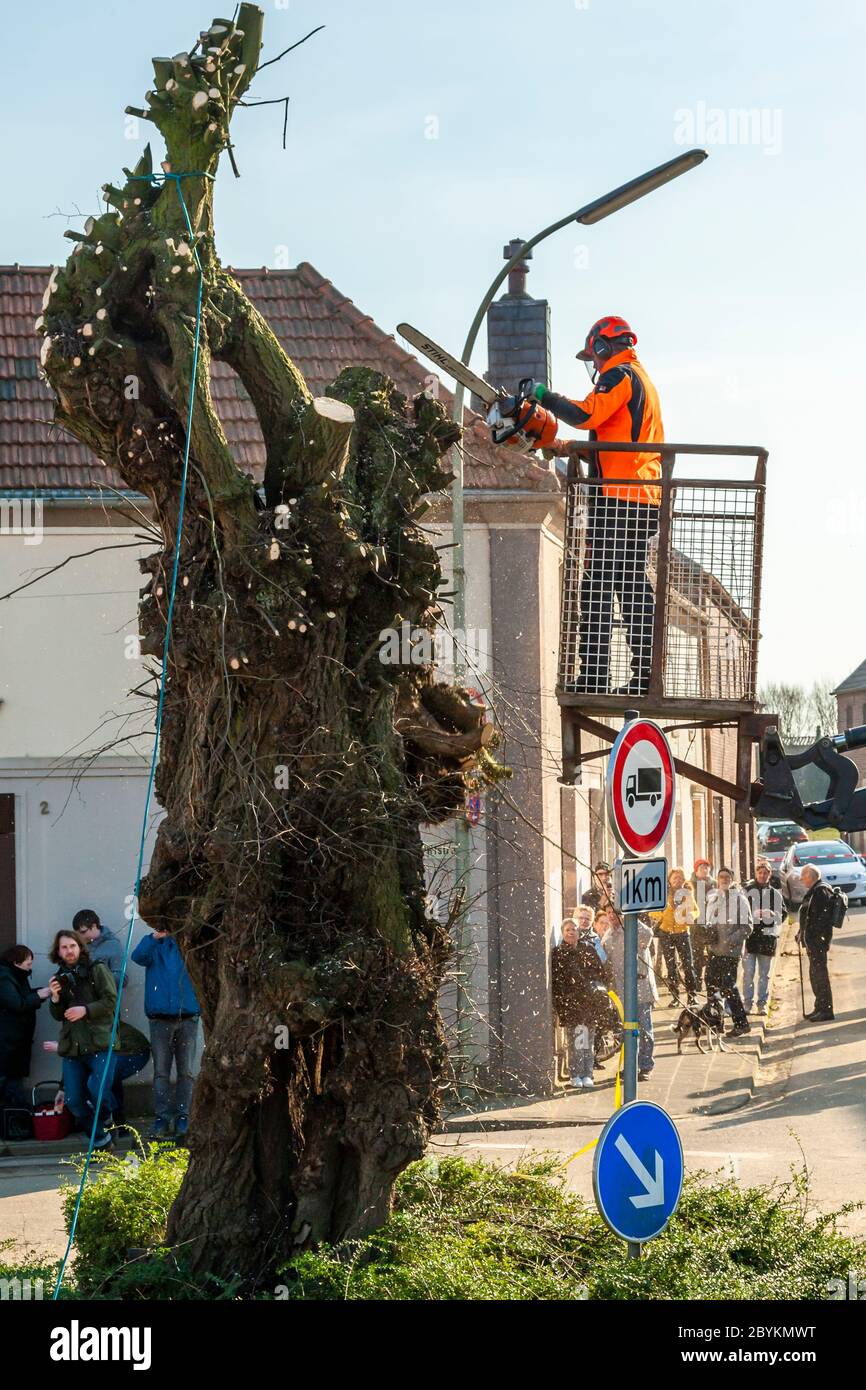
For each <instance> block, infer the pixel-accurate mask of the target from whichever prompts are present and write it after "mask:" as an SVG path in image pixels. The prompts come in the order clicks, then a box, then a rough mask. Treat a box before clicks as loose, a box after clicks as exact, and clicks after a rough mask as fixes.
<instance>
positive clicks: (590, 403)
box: [541, 348, 665, 507]
mask: <svg viewBox="0 0 866 1390" xmlns="http://www.w3.org/2000/svg"><path fill="white" fill-rule="evenodd" d="M541 404H542V405H543V406H544V408H545V410H549V411H551V413H552V414H554V415H555V416H556V417H557V419H559V420H564V421H565V423H566V424H567V425H574V426H576V428H577V429H582V430H589V432H590V439H601V440H604V439H609V440H611V441H616V442H617V443H620V442H621V443H626V442H627V441H629V440H633V441H634V442H635V443H636V444H637V443H640V444H643V443H648V444H663V443H664V437H665V432H664V426H663V424H662V412H661V406H660V404H659V398H658V393H657V391H656V389H655V387H654V386H653V384H652V382H651V381H650V379H649V376H648V375H647V371H646V368H645V367H644V366H643V365H642V364H641V363H640V362H639V361H638V360H637V353H636V352H635V351H634V348H626V350H625V351H624V352H618V353H617V354H616V356H615V357H612V358H611V359H610V361H609V362H608V363H607V365H606V366H605V369H604V371H603V372H602V374H601V375H600V377H599V379H598V381H597V382H596V386H595V390H594V391H591V392H590V394H589V395H588V396H587V397H586V399H585V400H582V401H571V400H568V399H567V397H565V396H558V395H557V394H556V392H555V391H545V393H544V395H543V396H542V397H541ZM596 457H597V459H598V466H597V468H596V467H591V468H590V477H593V476H595V477H598V476H599V473H600V475H601V477H602V478H636V479H639V480H641V482H642V484H643V485H642V486H640V487H629V486H625V485H623V484H617V483H611V484H609V485H608V484H604V485H603V487H602V492H604V493H605V495H606V496H608V497H621V498H624V499H625V501H627V502H643V503H646V504H649V505H650V506H653V507H657V506H658V505H659V503H660V502H661V489H660V488H658V487H653V486H652V485H651V484H652V480H653V479H657V478H660V477H661V474H662V463H661V455H660V454H657V453H653V452H651V451H648V452H643V451H641V452H640V453H634V454H631V453H626V452H623V453H616V454H604V453H600V454H598V455H597V456H596Z"/></svg>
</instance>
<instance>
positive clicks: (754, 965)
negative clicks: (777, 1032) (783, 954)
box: [743, 859, 785, 1014]
mask: <svg viewBox="0 0 866 1390" xmlns="http://www.w3.org/2000/svg"><path fill="white" fill-rule="evenodd" d="M772 873H773V871H772V868H771V866H770V863H769V861H768V860H766V859H759V860H758V862H757V864H756V865H755V877H754V878H753V879H752V881H751V883H747V884H746V896H747V897H748V899H749V902H750V903H751V907H752V930H751V932H750V933H749V935H748V936H747V937H746V950H745V954H744V956H743V1008H744V1009H745V1010H746V1013H747V1014H750V1013H751V1012H752V1000H753V998H754V993H755V975H756V974H757V977H758V1013H759V1014H765V1013H766V1012H767V1002H768V1000H769V996H770V969H771V967H772V964H773V957H774V956H775V954H776V951H777V950H778V947H779V935H780V933H781V930H782V923H783V922H784V920H785V900H784V898H783V897H782V894H781V893H780V892H779V890H778V888H776V887H775V886H774V884H773V882H772Z"/></svg>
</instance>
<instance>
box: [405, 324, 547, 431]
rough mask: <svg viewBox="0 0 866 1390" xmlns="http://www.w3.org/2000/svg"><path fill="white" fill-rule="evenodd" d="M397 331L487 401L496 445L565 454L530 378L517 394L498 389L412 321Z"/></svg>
mask: <svg viewBox="0 0 866 1390" xmlns="http://www.w3.org/2000/svg"><path fill="white" fill-rule="evenodd" d="M397 332H398V333H399V334H400V335H401V336H402V337H404V338H405V339H406V340H407V342H410V343H411V344H412V346H413V347H414V348H417V349H418V351H419V352H420V353H423V355H424V356H425V357H426V358H427V359H428V360H429V361H430V362H432V363H433V364H434V365H435V366H437V367H441V369H442V371H443V372H445V373H446V375H447V376H451V377H453V378H454V380H455V381H459V382H460V385H461V386H465V387H466V389H467V391H472V392H473V393H474V394H475V395H476V396H477V397H478V398H479V400H481V401H482V402H483V403H484V406H485V408H486V411H487V417H486V418H487V423H488V425H489V426H490V434H491V437H492V439H493V443H494V444H507V445H509V446H510V447H511V448H519V449H521V450H522V452H524V453H529V452H530V451H531V450H533V449H554V448H555V449H556V452H561V453H565V447H566V446H565V444H564V443H562V441H559V440H557V438H556V430H557V421H556V416H555V415H551V413H550V411H549V410H545V409H544V408H543V406H541V405H540V404H539V402H538V401H537V400H535V399H534V397H532V396H530V395H529V387H530V384H531V378H530V377H525V378H524V380H523V381H521V382H519V383H518V387H517V392H516V394H514V395H511V394H510V393H509V392H507V391H505V390H503V389H500V390H497V389H496V387H495V386H491V385H490V382H489V381H485V380H484V379H483V377H480V376H476V374H475V372H473V371H472V370H471V368H470V367H467V365H466V363H465V362H461V361H460V360H459V358H457V357H452V356H451V353H450V352H446V351H445V349H444V348H442V347H440V346H439V344H438V343H434V342H433V340H432V338H428V337H426V335H425V334H423V333H419V331H418V329H417V328H413V327H412V325H411V324H410V323H398V324H397ZM560 446H561V447H560Z"/></svg>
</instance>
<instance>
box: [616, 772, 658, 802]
mask: <svg viewBox="0 0 866 1390" xmlns="http://www.w3.org/2000/svg"><path fill="white" fill-rule="evenodd" d="M661 794H662V770H661V768H660V767H641V768H638V770H637V773H634V772H633V773H632V774H631V776H630V777H629V778H627V780H626V784H625V799H626V801H627V802H628V805H629V808H631V807H632V806H634V803H635V802H636V801H648V802H649V804H650V806H655V804H656V802H657V801H658V800H660V798H661Z"/></svg>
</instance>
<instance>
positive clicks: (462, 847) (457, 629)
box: [451, 150, 707, 1072]
mask: <svg viewBox="0 0 866 1390" xmlns="http://www.w3.org/2000/svg"><path fill="white" fill-rule="evenodd" d="M706 158H707V151H706V150H686V151H685V152H684V153H683V154H680V155H677V156H676V158H675V159H669V160H668V161H667V163H665V164H659V165H658V166H657V167H656V168H655V169H649V170H647V172H646V173H645V174H639V175H638V177H637V178H636V179H631V180H630V181H629V182H628V183H624V184H621V185H620V187H619V188H614V189H613V190H612V191H611V192H610V193H605V194H604V196H603V197H601V198H596V199H595V201H594V202H592V203H587V204H586V206H585V207H582V208H578V210H577V212H571V213H569V215H568V216H567V217H563V218H561V219H560V221H559V222H554V223H552V225H551V226H549V227H545V229H544V231H542V232H538V233H537V235H536V236H534V237H530V239H529V241H525V242H523V244H522V246H519V247H518V249H517V250H516V251H515V253H514V255H513V256H512V257H511V259H510V260H509V261H507V262H506V263H505V265H504V266H503V267H502V269H501V270H500V271H499V274H498V275H497V276H496V279H495V280H494V281H493V284H492V285H491V286H490V288H489V290H488V291H487V293H486V294H485V296H484V298H483V299H482V301H481V303H480V304H479V306H478V312H477V313H476V315H475V317H474V319H473V320H472V324H471V326H470V329H469V332H468V334H467V335H466V342H465V344H464V345H463V353H462V356H461V360H462V361H463V362H465V364H466V365H467V366H468V365H469V362H470V359H471V357H472V352H473V350H474V348H475V340H476V338H477V337H478V332H479V330H480V328H481V325H482V323H483V321H484V317H485V315H486V313H487V310H488V309H489V308H490V305H491V304H492V303H493V297H494V295H495V294H496V291H497V290H498V289H499V286H500V285H501V284H502V282H503V280H504V279H505V277H506V275H507V274H508V272H509V271H510V270H511V269H513V267H514V266H515V265H517V263H518V262H519V261H522V260H523V258H524V257H525V256H526V254H527V252H528V251H531V250H532V248H533V246H537V245H538V243H539V242H540V241H544V240H545V239H546V238H547V237H549V236H552V235H553V233H554V232H558V231H560V230H561V229H562V228H563V227H567V226H569V224H570V223H572V222H579V223H581V224H582V225H583V226H585V227H592V226H594V225H595V223H596V222H601V221H602V219H603V218H605V217H609V216H610V215H611V213H613V212H619V210H620V208H625V207H628V205H629V204H630V203H635V202H637V200H638V198H643V197H645V196H646V194H647V193H654V192H655V190H656V189H657V188H661V187H663V185H664V184H666V183H670V182H671V180H672V179H676V178H679V176H680V174H685V173H687V172H688V170H689V169H695V168H697V166H698V165H699V164H703V162H704V160H705V159H706ZM465 394H466V393H465V388H464V387H463V386H462V385H461V383H460V382H459V381H458V382H457V383H456V385H455V391H454V409H453V411H452V417H451V418H452V419H453V420H454V421H455V423H456V424H458V425H460V426H461V427H462V425H463V402H464V399H465ZM452 466H453V469H454V481H453V483H452V484H451V517H452V537H451V539H452V542H453V546H452V549H453V552H454V586H453V597H454V635H455V638H456V641H455V644H454V679H455V682H456V683H457V684H458V685H459V684H461V683H462V681H463V680H465V676H466V665H465V660H464V646H465V641H466V568H465V543H464V535H465V528H464V506H463V451H462V449H461V447H460V445H459V444H455V445H454V448H453V450H452ZM454 882H455V884H456V885H457V887H458V889H459V888H460V887H461V886H462V887H463V891H464V894H466V893H468V889H469V829H468V826H467V824H466V820H465V817H464V816H463V815H462V814H461V815H459V816H458V818H457V830H456V843H455V855H454ZM467 916H468V914H467V910H466V900H465V897H464V901H463V903H462V904H461V905H460V907H459V915H458V918H457V928H458V930H457V997H456V1014H457V1044H458V1045H457V1057H458V1067H459V1070H460V1071H461V1072H462V1070H463V1067H464V1064H465V1062H466V1061H467V1057H466V1054H465V1053H464V1047H463V1038H462V1028H463V1021H464V1020H465V1017H466V1014H467V1005H468V1003H469V997H468V993H467V990H466V985H465V981H464V976H463V964H462V963H463V962H464V961H465V960H466V959H467V956H468V949H469V945H470V943H469V940H468V932H467Z"/></svg>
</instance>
